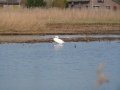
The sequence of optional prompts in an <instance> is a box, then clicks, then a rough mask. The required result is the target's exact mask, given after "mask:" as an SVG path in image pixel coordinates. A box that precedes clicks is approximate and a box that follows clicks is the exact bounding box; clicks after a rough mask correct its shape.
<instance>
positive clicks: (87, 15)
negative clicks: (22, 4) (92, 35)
mask: <svg viewBox="0 0 120 90" xmlns="http://www.w3.org/2000/svg"><path fill="white" fill-rule="evenodd" d="M119 14H120V12H119V11H106V10H99V11H95V10H89V9H83V10H80V9H58V8H48V9H45V8H44V9H42V8H34V9H27V8H19V9H11V8H2V9H0V23H1V24H0V32H38V31H39V32H42V31H44V30H45V28H46V26H45V25H46V23H66V22H67V23H120V17H119Z"/></svg>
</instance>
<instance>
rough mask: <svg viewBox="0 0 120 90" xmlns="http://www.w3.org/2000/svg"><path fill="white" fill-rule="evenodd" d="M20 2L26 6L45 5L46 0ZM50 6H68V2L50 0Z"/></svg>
mask: <svg viewBox="0 0 120 90" xmlns="http://www.w3.org/2000/svg"><path fill="white" fill-rule="evenodd" d="M21 3H22V5H23V6H25V7H28V8H34V7H46V6H47V2H46V1H44V0H21ZM50 7H59V8H66V7H68V2H67V0H52V2H51V4H50Z"/></svg>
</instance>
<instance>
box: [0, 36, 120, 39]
mask: <svg viewBox="0 0 120 90" xmlns="http://www.w3.org/2000/svg"><path fill="white" fill-rule="evenodd" d="M54 36H55V35H45V36H40V35H3V36H0V40H15V39H17V40H31V39H41V38H44V39H45V38H53V37H54ZM86 36H87V37H120V35H59V37H60V38H72V37H86Z"/></svg>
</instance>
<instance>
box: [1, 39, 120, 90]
mask: <svg viewBox="0 0 120 90" xmlns="http://www.w3.org/2000/svg"><path fill="white" fill-rule="evenodd" d="M75 45H76V47H75ZM102 62H106V66H105V69H104V72H105V73H108V74H109V83H105V84H103V85H101V86H100V87H99V90H120V43H119V41H112V42H90V43H85V42H70V43H65V44H64V45H57V44H55V43H35V44H25V43H24V44H16V43H12V44H0V90H95V82H96V71H97V69H98V65H99V64H100V63H102Z"/></svg>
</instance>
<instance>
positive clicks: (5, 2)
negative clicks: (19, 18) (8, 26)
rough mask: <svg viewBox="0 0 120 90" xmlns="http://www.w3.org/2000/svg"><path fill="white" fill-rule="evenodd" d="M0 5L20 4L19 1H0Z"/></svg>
mask: <svg viewBox="0 0 120 90" xmlns="http://www.w3.org/2000/svg"><path fill="white" fill-rule="evenodd" d="M0 4H19V0H0Z"/></svg>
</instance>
